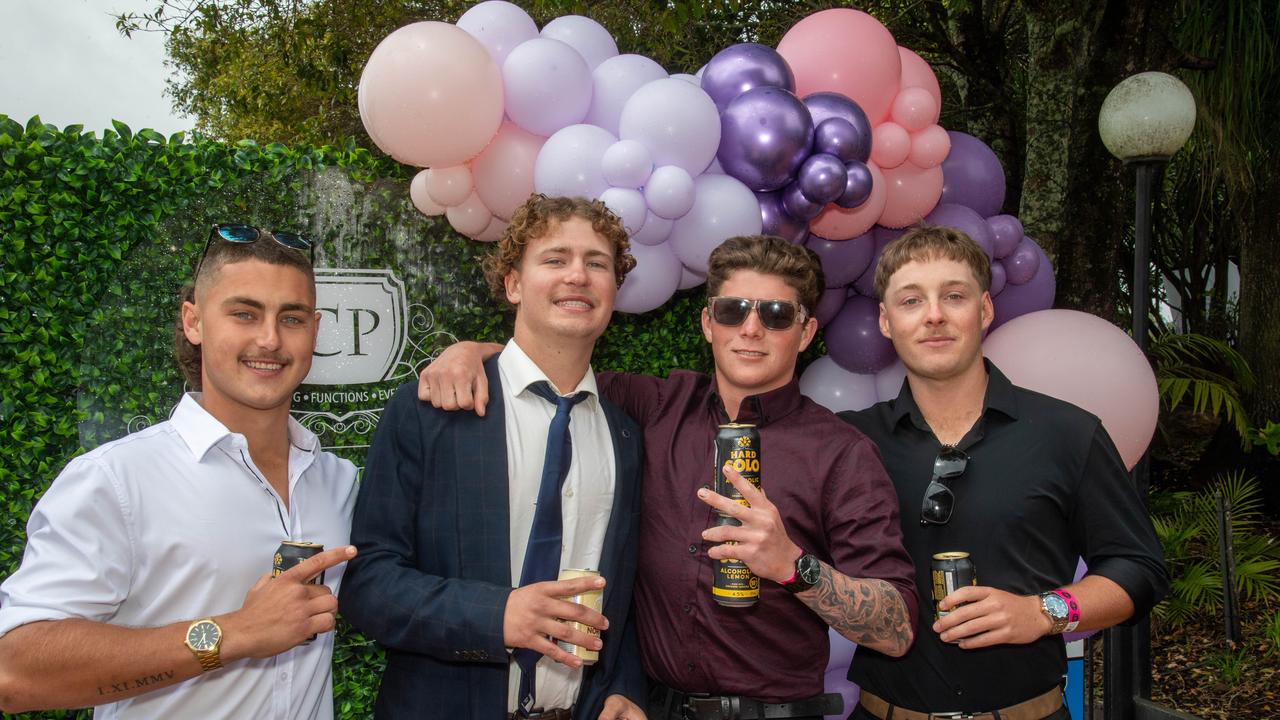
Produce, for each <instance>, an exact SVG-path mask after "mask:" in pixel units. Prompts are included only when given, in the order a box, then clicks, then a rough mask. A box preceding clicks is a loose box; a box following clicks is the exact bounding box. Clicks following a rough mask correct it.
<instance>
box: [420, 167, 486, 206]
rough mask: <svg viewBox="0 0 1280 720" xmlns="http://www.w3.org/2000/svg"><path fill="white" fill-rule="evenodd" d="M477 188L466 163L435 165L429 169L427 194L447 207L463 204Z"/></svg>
mask: <svg viewBox="0 0 1280 720" xmlns="http://www.w3.org/2000/svg"><path fill="white" fill-rule="evenodd" d="M474 189H475V185H474V183H472V181H471V168H469V167H467V166H466V165H452V166H450V167H433V168H431V169H430V170H428V171H427V194H428V195H430V196H431V199H432V200H435V201H436V202H438V203H440V204H441V205H443V206H445V207H453V206H454V205H461V204H462V202H463V201H464V200H466V199H467V197H469V196H470V195H471V191H472V190H474Z"/></svg>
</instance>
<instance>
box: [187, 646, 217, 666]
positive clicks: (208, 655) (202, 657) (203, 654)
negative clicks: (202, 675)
mask: <svg viewBox="0 0 1280 720" xmlns="http://www.w3.org/2000/svg"><path fill="white" fill-rule="evenodd" d="M192 652H194V653H195V655H196V660H198V661H200V669H201V670H203V671H204V672H209V671H210V670H217V669H218V668H220V667H222V657H221V654H220V653H219V652H218V648H216V647H215V648H212V649H210V650H193V651H192Z"/></svg>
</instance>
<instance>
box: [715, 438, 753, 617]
mask: <svg viewBox="0 0 1280 720" xmlns="http://www.w3.org/2000/svg"><path fill="white" fill-rule="evenodd" d="M726 463H727V464H729V466H730V467H732V468H733V469H735V470H737V471H738V473H739V474H740V475H742V478H743V479H744V480H746V481H748V482H750V483H751V484H752V485H754V486H755V487H760V432H759V431H758V430H756V427H755V426H754V425H742V424H738V423H730V424H728V425H721V426H720V429H719V431H718V432H716V457H715V490H716V492H717V493H719V494H721V495H723V496H725V497H727V498H729V499H731V500H734V501H736V502H738V503H741V504H743V505H746V504H747V501H746V499H745V498H743V497H742V493H740V492H738V490H737V488H735V487H734V486H733V485H732V484H730V483H729V480H728V479H727V478H725V476H724V466H725V464H726ZM722 525H741V523H740V522H738V520H736V519H734V518H731V517H728V516H725V515H720V516H719V517H718V518H716V527H720V526H722ZM712 563H713V567H714V573H713V577H712V583H711V596H712V598H714V599H715V601H716V602H718V603H720V604H721V605H724V606H725V607H750V606H752V605H755V604H756V601H757V600H759V599H760V578H758V577H756V574H755V573H753V572H751V569H750V568H748V567H747V564H746V563H744V562H742V561H741V560H736V559H732V558H726V559H724V560H713V561H712Z"/></svg>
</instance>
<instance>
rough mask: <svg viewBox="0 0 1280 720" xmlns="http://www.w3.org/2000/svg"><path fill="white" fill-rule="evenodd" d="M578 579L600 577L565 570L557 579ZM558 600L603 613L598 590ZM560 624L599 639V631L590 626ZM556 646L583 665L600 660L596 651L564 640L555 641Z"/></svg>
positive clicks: (602, 600) (598, 652) (567, 622)
mask: <svg viewBox="0 0 1280 720" xmlns="http://www.w3.org/2000/svg"><path fill="white" fill-rule="evenodd" d="M580 577H600V573H598V572H596V571H595V570H572V569H567V568H566V569H564V570H561V571H560V577H559V578H558V579H559V580H572V579H574V578H580ZM560 599H561V600H567V601H569V602H571V603H577V604H579V605H585V606H587V607H589V608H591V609H592V610H595V611H596V612H598V613H603V612H604V591H603V590H600V589H596V590H588V591H586V592H584V593H581V594H578V595H569V596H567V597H562V598H560ZM561 622H563V623H565V624H566V625H568V626H569V627H571V628H573V629H574V630H579V631H581V632H584V633H586V634H588V635H591V636H594V637H600V631H599V630H597V629H595V628H593V627H591V626H590V625H584V624H582V623H580V622H571V621H568V620H562V621H561ZM556 645H559V646H560V649H561V650H564V651H565V652H567V653H569V654H570V655H575V656H577V657H578V658H579V659H580V660H582V664H583V665H594V664H595V663H596V661H597V660H599V659H600V651H598V650H590V649H588V648H584V647H582V646H581V645H574V644H573V643H571V642H566V641H564V640H557V641H556Z"/></svg>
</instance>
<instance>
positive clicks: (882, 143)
mask: <svg viewBox="0 0 1280 720" xmlns="http://www.w3.org/2000/svg"><path fill="white" fill-rule="evenodd" d="M909 152H911V134H910V133H908V132H907V129H906V128H904V127H902V126H901V125H899V124H898V123H895V122H884V123H880V124H879V125H877V126H876V127H875V129H874V130H872V131H871V162H873V163H875V164H877V165H879V166H880V167H881V168H882V169H884V170H888V169H890V168H896V167H898V166H899V165H901V164H902V163H904V162H906V159H907V153H909Z"/></svg>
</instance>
